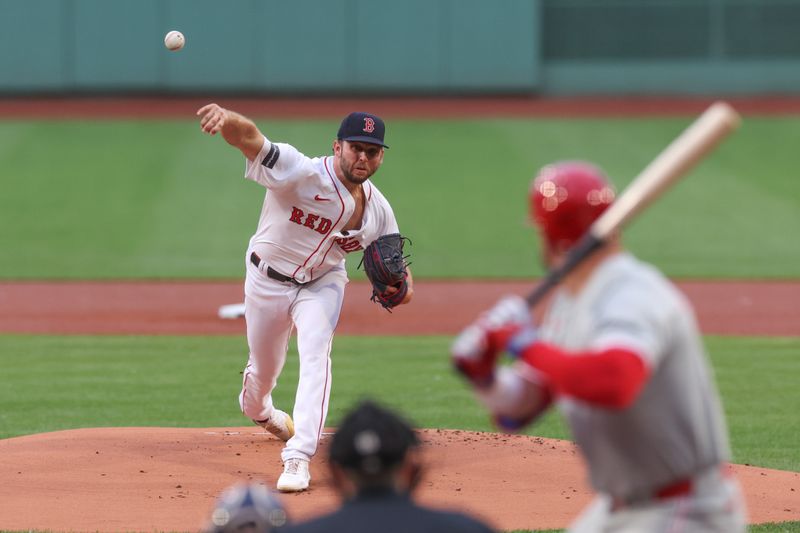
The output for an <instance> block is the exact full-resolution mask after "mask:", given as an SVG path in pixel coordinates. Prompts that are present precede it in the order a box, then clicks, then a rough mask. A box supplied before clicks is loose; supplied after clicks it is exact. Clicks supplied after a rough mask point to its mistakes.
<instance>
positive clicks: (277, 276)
mask: <svg viewBox="0 0 800 533" xmlns="http://www.w3.org/2000/svg"><path fill="white" fill-rule="evenodd" d="M250 262H251V263H253V264H254V265H255V266H256V268H257V269H259V270H261V258H260V257H259V256H258V254H257V253H255V252H253V253H251V254H250ZM267 277H269V278H272V279H274V280H275V281H280V282H283V283H292V284H293V285H297V286H298V287H299V286H302V285H305V283H300V282H299V281H297V280H296V279H294V278H293V277H291V276H285V275H283V274H281V273H280V272H278V271H277V270H275V269H274V268H272V267H271V266H267Z"/></svg>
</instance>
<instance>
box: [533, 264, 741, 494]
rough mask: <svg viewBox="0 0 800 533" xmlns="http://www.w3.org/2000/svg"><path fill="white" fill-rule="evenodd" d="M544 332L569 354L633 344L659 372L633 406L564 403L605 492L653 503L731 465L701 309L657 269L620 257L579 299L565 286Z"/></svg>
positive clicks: (597, 484) (595, 275)
mask: <svg viewBox="0 0 800 533" xmlns="http://www.w3.org/2000/svg"><path fill="white" fill-rule="evenodd" d="M541 335H542V339H543V340H545V341H547V342H551V343H553V344H554V345H557V346H560V347H561V348H564V349H566V350H569V351H579V350H597V349H605V348H612V347H616V348H628V349H630V350H632V351H634V352H636V353H638V354H640V355H641V356H642V357H643V358H644V360H645V363H646V365H647V366H648V367H649V369H650V376H649V379H648V381H647V383H646V384H645V386H644V387H643V389H642V391H641V393H640V395H639V396H638V398H637V399H636V400H635V402H634V403H633V404H632V405H631V406H630V407H628V408H626V409H623V410H612V409H608V408H603V407H599V406H595V405H591V404H588V403H586V402H583V401H581V400H577V399H575V398H570V397H562V398H560V399H559V406H560V408H561V410H562V412H563V413H564V415H565V416H566V418H567V421H568V423H569V425H570V427H571V429H572V431H573V435H574V439H575V442H576V443H577V444H578V445H579V446H580V448H581V449H582V451H583V453H584V455H585V457H586V460H587V463H588V468H589V473H590V478H591V483H592V485H593V486H594V487H595V489H596V490H598V491H600V492H603V493H607V494H609V495H611V496H613V497H614V498H619V499H621V500H631V499H636V498H638V497H645V496H647V495H650V494H653V493H654V492H655V491H656V490H658V489H659V488H662V487H664V486H666V485H668V484H670V483H674V482H675V481H676V480H680V479H686V478H689V477H691V476H692V475H694V474H696V473H697V472H700V471H703V470H705V469H708V468H710V467H712V466H713V465H717V464H719V463H721V462H724V461H726V460H727V459H728V457H729V455H730V452H729V445H728V440H727V429H726V427H725V422H724V417H723V413H722V410H721V406H720V402H719V397H718V393H717V391H716V389H715V386H714V383H713V377H712V372H711V369H710V368H709V365H708V363H707V360H706V356H705V353H704V349H703V346H702V340H701V337H700V334H699V331H698V328H697V325H696V321H695V318H694V313H693V311H692V309H691V307H690V306H689V304H688V302H686V300H685V299H684V297H683V296H682V295H681V294H680V293H679V292H678V290H677V289H676V288H675V287H674V286H673V285H672V284H671V283H670V282H669V281H668V280H667V279H665V278H664V276H663V275H662V274H661V273H659V272H658V271H657V270H656V269H655V268H653V267H651V266H650V265H647V264H644V263H642V262H640V261H638V260H637V259H635V258H634V257H633V256H631V255H630V254H627V253H620V254H616V255H614V256H611V257H610V258H608V259H606V260H605V261H604V262H603V263H602V264H600V265H599V267H598V268H597V269H596V270H595V271H594V273H593V274H592V275H591V277H590V279H589V280H588V281H587V284H586V285H585V286H584V288H583V290H581V291H580V293H579V294H578V295H577V296H573V295H570V294H569V293H567V292H566V291H565V290H564V289H561V290H560V291H559V292H558V293H557V294H556V295H555V296H554V300H553V303H552V305H551V307H550V308H549V310H548V312H547V314H546V316H545V317H544V319H543V322H542V327H541Z"/></svg>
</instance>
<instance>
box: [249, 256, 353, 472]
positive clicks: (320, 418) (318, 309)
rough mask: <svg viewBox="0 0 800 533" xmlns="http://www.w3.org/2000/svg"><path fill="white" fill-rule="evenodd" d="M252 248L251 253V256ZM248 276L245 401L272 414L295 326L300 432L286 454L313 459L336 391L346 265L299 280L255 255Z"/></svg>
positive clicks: (261, 415) (253, 411) (258, 412)
mask: <svg viewBox="0 0 800 533" xmlns="http://www.w3.org/2000/svg"><path fill="white" fill-rule="evenodd" d="M249 254H250V251H248V254H247V257H248V258H249ZM246 263H247V275H246V278H245V320H246V321H247V343H248V345H249V348H250V356H249V359H248V362H247V367H245V370H244V376H243V379H242V392H241V394H240V395H239V405H240V406H241V409H242V412H243V413H244V414H245V416H247V417H249V418H251V419H253V420H264V419H267V418H269V416H270V415H271V414H272V410H273V405H272V390H273V389H274V388H275V385H276V384H277V381H278V376H280V373H281V370H282V369H283V365H284V363H285V362H286V352H287V349H288V345H289V336H290V334H291V332H292V328H293V327H294V328H296V329H297V349H298V352H299V357H300V379H299V381H298V385H297V393H296V396H295V403H294V411H293V414H292V418H293V419H294V426H295V435H294V437H292V438H291V439H289V441H288V442H287V443H286V446H285V447H284V449H283V452H282V453H281V459H282V460H283V461H286V460H287V459H292V458H301V459H310V458H311V457H312V456H313V455H314V454H315V453H316V451H317V445H318V443H319V439H320V436H321V435H322V430H323V428H324V427H325V419H326V417H327V415H328V401H329V398H330V391H331V358H330V353H331V344H332V342H333V333H334V330H335V329H336V324H337V322H338V321H339V313H340V311H341V309H342V301H343V299H344V288H345V285H347V282H348V279H347V272H346V271H345V269H344V265H340V266H337V267H334V268H333V269H331V270H330V271H328V272H326V273H325V274H324V275H323V276H322V277H320V278H318V279H316V280H314V281H313V282H311V283H309V284H307V285H304V286H297V285H294V284H292V283H288V282H280V281H276V280H274V279H272V278H269V277H268V276H267V274H266V265H265V264H264V263H267V261H264V263H262V269H263V272H262V270H260V269H259V268H257V267H256V266H255V265H253V264H252V263H251V262H250V261H249V259H248V260H247V261H246Z"/></svg>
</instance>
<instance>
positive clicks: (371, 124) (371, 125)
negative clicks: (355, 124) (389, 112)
mask: <svg viewBox="0 0 800 533" xmlns="http://www.w3.org/2000/svg"><path fill="white" fill-rule="evenodd" d="M364 131H366V132H367V133H372V132H373V131H375V120H374V119H373V118H372V117H364Z"/></svg>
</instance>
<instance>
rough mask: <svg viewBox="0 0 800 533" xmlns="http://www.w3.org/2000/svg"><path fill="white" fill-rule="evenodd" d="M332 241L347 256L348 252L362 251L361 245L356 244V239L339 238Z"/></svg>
mask: <svg viewBox="0 0 800 533" xmlns="http://www.w3.org/2000/svg"><path fill="white" fill-rule="evenodd" d="M334 241H336V244H338V245H339V248H341V249H342V250H343V251H344V252H346V253H348V254H349V253H350V252H355V251H357V250H363V249H364V248H363V247H362V246H361V243H360V242H358V239H356V238H355V237H345V238H342V237H339V238H337V239H334Z"/></svg>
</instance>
